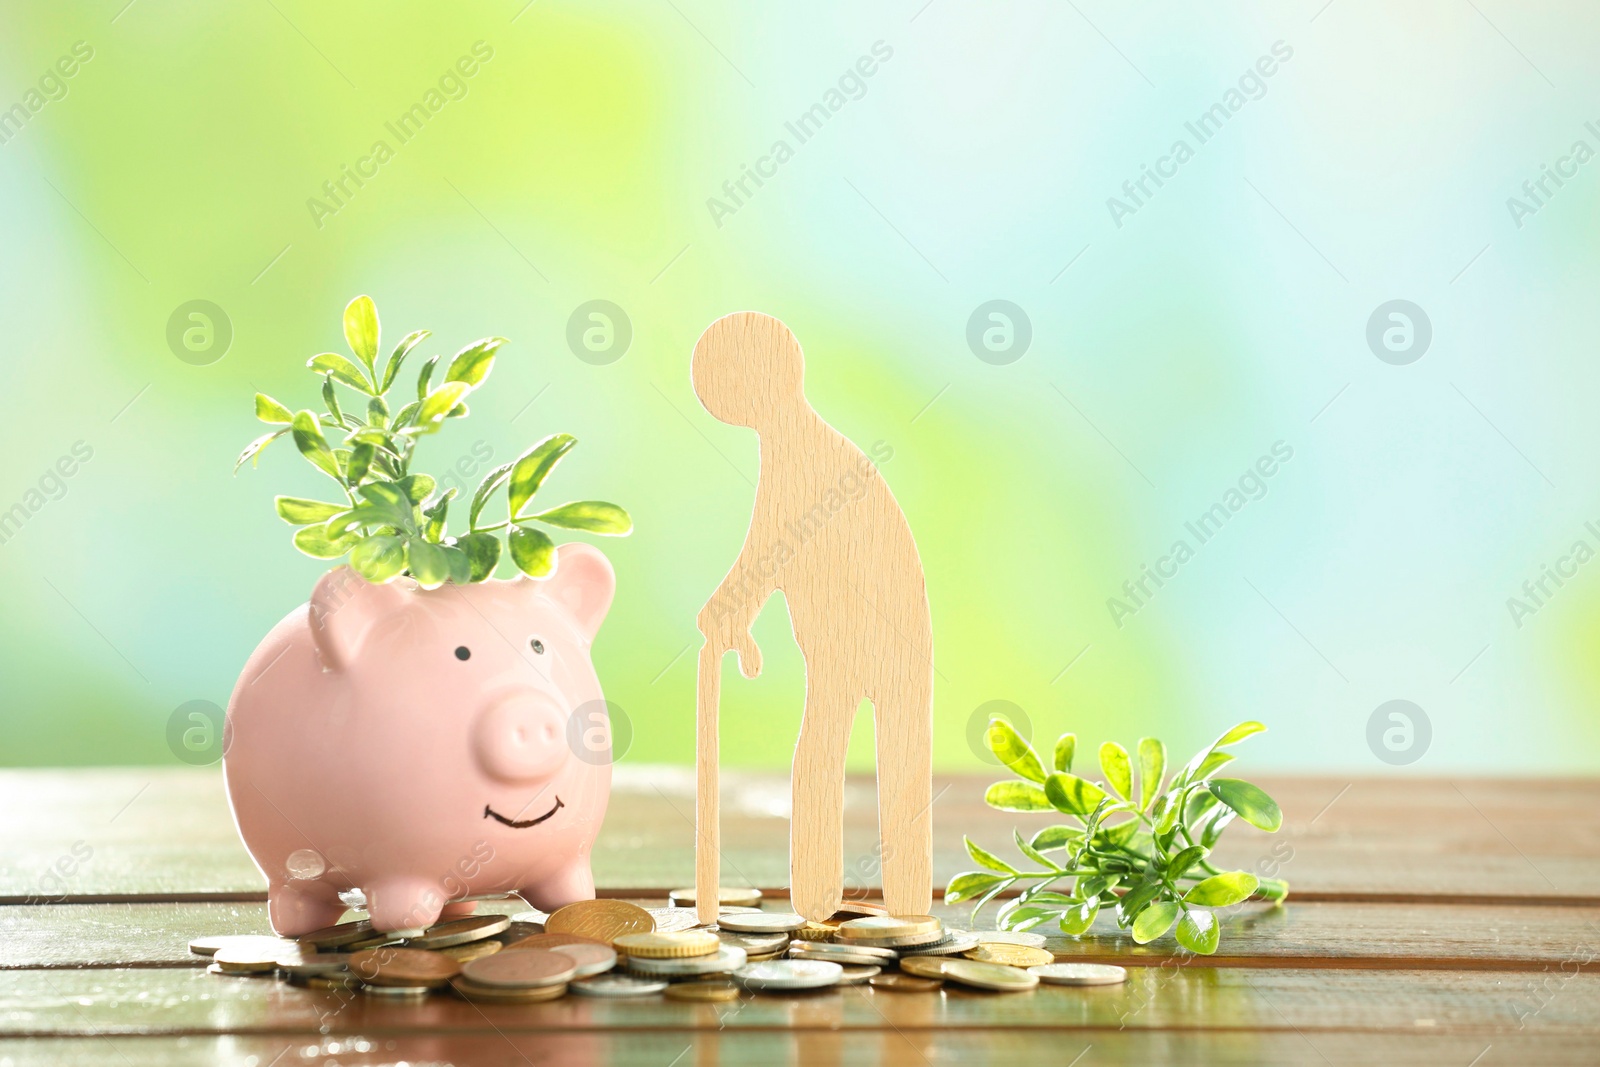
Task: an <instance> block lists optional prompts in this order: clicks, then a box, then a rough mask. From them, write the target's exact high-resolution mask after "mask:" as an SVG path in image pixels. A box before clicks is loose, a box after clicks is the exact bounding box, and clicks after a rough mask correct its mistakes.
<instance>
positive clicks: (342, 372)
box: [306, 352, 372, 396]
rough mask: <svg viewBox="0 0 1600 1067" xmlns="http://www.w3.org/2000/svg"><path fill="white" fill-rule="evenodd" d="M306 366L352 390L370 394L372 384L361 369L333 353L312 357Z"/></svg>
mask: <svg viewBox="0 0 1600 1067" xmlns="http://www.w3.org/2000/svg"><path fill="white" fill-rule="evenodd" d="M306 366H308V367H310V368H311V369H312V370H314V371H316V372H317V373H318V374H328V375H332V376H333V377H335V378H337V379H339V381H341V382H343V383H344V384H345V385H348V386H349V387H350V388H352V389H357V390H360V391H361V392H363V393H366V394H368V395H369V396H370V395H371V394H372V383H371V382H369V381H367V378H366V375H364V374H362V373H361V368H360V367H358V366H356V365H355V364H354V363H351V362H350V361H349V360H348V359H345V358H344V357H343V356H341V355H339V354H337V353H335V352H324V353H322V355H320V356H313V357H311V358H310V359H309V360H307V361H306Z"/></svg>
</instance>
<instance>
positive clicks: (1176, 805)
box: [1150, 790, 1183, 834]
mask: <svg viewBox="0 0 1600 1067" xmlns="http://www.w3.org/2000/svg"><path fill="white" fill-rule="evenodd" d="M1182 796H1183V794H1182V793H1180V792H1179V791H1177V790H1172V791H1171V792H1167V793H1163V794H1161V799H1160V800H1158V801H1156V808H1155V810H1154V811H1153V812H1151V813H1150V815H1151V817H1152V818H1153V819H1154V820H1155V824H1156V829H1155V832H1156V833H1157V834H1164V833H1168V832H1170V831H1171V830H1172V828H1173V827H1174V826H1177V825H1178V816H1180V815H1182V814H1183V801H1182V800H1181V799H1180V798H1181V797H1182Z"/></svg>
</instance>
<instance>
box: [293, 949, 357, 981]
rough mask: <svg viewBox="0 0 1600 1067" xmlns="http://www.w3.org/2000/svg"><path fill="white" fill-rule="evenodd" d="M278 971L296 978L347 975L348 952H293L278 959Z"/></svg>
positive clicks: (348, 966)
mask: <svg viewBox="0 0 1600 1067" xmlns="http://www.w3.org/2000/svg"><path fill="white" fill-rule="evenodd" d="M278 970H280V971H282V972H283V973H284V974H290V975H293V976H294V977H296V978H322V977H326V976H328V975H339V974H349V972H350V953H348V952H295V953H291V954H289V955H286V956H279V957H278Z"/></svg>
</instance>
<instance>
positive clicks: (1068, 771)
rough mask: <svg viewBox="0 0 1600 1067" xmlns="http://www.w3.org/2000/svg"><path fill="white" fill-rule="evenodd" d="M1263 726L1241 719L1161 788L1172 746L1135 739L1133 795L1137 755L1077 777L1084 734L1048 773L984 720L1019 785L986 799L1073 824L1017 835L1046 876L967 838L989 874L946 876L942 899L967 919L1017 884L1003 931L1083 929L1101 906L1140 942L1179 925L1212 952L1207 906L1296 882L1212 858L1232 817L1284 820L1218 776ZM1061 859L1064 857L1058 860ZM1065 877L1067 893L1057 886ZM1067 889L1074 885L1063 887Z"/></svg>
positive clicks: (1214, 927) (1212, 920) (993, 789)
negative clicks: (961, 907) (1231, 749)
mask: <svg viewBox="0 0 1600 1067" xmlns="http://www.w3.org/2000/svg"><path fill="white" fill-rule="evenodd" d="M1265 729H1266V727H1265V726H1263V725H1261V724H1260V723H1258V722H1243V723H1240V724H1239V725H1238V726H1235V727H1234V728H1233V729H1231V730H1229V731H1228V732H1227V733H1225V734H1223V735H1222V736H1221V737H1219V738H1217V740H1216V741H1214V742H1212V744H1211V745H1210V746H1208V747H1207V748H1205V749H1203V750H1201V751H1200V752H1199V753H1198V754H1197V755H1196V756H1195V757H1194V758H1193V759H1191V760H1190V761H1189V762H1188V763H1187V764H1185V765H1184V767H1183V769H1182V770H1180V771H1178V772H1177V773H1176V774H1175V775H1173V777H1172V779H1171V780H1170V781H1167V782H1165V784H1163V779H1164V777H1165V774H1166V765H1167V750H1166V746H1165V745H1163V744H1162V743H1161V742H1160V741H1157V740H1156V739H1155V738H1153V737H1147V738H1145V739H1144V740H1142V741H1140V742H1139V751H1138V763H1139V774H1138V789H1137V792H1136V791H1135V789H1134V768H1133V758H1132V757H1130V756H1129V754H1128V750H1127V749H1125V748H1123V747H1122V746H1121V745H1119V744H1117V743H1116V742H1114V741H1107V742H1106V743H1105V744H1103V745H1101V746H1100V769H1101V771H1102V772H1103V773H1104V774H1105V781H1104V782H1091V781H1088V780H1087V779H1084V778H1079V777H1077V776H1076V775H1074V774H1073V773H1072V757H1073V752H1074V750H1075V749H1076V748H1077V738H1076V736H1075V735H1073V734H1063V735H1062V736H1061V739H1060V740H1059V741H1057V742H1056V747H1055V752H1054V754H1053V758H1052V763H1053V765H1054V770H1053V771H1048V772H1047V771H1046V770H1045V768H1044V764H1043V763H1041V762H1040V760H1039V757H1038V756H1037V755H1036V754H1035V753H1034V751H1033V749H1032V747H1031V746H1029V744H1028V742H1027V741H1025V740H1023V739H1022V737H1021V736H1020V735H1018V733H1017V732H1016V730H1014V729H1012V727H1011V724H1010V723H1008V722H1006V721H1005V720H1004V719H998V718H997V719H992V720H990V722H989V729H988V733H987V738H986V739H987V741H988V743H989V748H990V749H991V750H992V751H993V752H994V754H995V755H996V756H998V757H999V759H1000V761H1001V762H1002V763H1004V764H1005V765H1006V766H1007V767H1009V768H1010V769H1011V770H1012V771H1013V772H1015V774H1016V775H1017V780H1014V781H1006V782H996V783H995V784H994V785H991V786H990V787H989V789H988V791H987V792H986V793H985V794H984V801H985V802H986V803H987V804H988V805H989V806H990V807H993V808H998V809H1000V810H1001V811H1018V812H1045V811H1049V812H1060V813H1061V814H1064V815H1068V816H1070V817H1071V819H1072V824H1070V825H1059V826H1047V827H1045V828H1044V829H1043V830H1040V831H1039V832H1038V833H1036V834H1034V835H1033V836H1032V838H1026V839H1025V838H1024V837H1023V836H1022V832H1021V831H1020V830H1013V831H1012V833H1013V836H1014V837H1015V838H1016V846H1017V851H1018V852H1020V853H1021V854H1022V855H1023V856H1024V857H1025V858H1026V859H1027V860H1028V861H1029V862H1030V863H1032V864H1035V865H1037V866H1039V867H1042V868H1043V870H1041V871H1024V870H1020V869H1018V868H1016V867H1014V866H1012V865H1011V864H1009V863H1007V862H1006V861H1005V860H1003V859H1000V858H999V857H998V856H996V855H994V854H993V853H992V852H988V851H986V850H984V849H983V848H980V847H979V846H978V845H977V844H975V843H974V842H973V841H972V839H971V838H967V839H966V844H967V853H968V854H969V855H970V856H971V857H972V859H973V860H974V861H975V862H976V863H978V864H979V865H980V866H981V867H983V868H984V870H981V871H968V872H966V873H964V874H958V875H956V876H955V877H954V878H952V879H951V880H950V885H949V887H948V888H947V889H945V896H944V899H945V902H946V903H951V904H954V903H958V902H960V901H964V900H971V901H976V903H975V904H974V906H973V910H972V914H973V917H974V919H976V917H977V914H978V912H979V911H980V910H982V909H983V907H984V905H986V904H988V903H989V902H990V901H991V900H993V899H995V898H996V897H998V896H999V895H1000V894H1001V893H1003V892H1005V891H1006V890H1007V889H1010V888H1011V887H1012V886H1015V885H1022V886H1024V887H1025V888H1024V889H1023V890H1022V892H1021V894H1020V895H1018V896H1016V897H1014V898H1012V899H1010V900H1008V901H1007V902H1006V904H1005V905H1004V906H1003V907H1002V908H1001V909H1000V914H999V924H1000V927H1001V929H1005V930H1029V929H1032V928H1033V927H1035V926H1039V925H1040V924H1042V923H1045V922H1050V921H1052V920H1054V921H1055V922H1056V923H1057V925H1059V926H1060V928H1061V930H1062V932H1063V933H1067V934H1071V935H1072V936H1074V937H1076V936H1078V935H1081V934H1083V933H1084V932H1086V931H1087V930H1088V929H1089V927H1090V924H1092V923H1093V922H1094V920H1095V916H1096V915H1097V914H1098V913H1099V912H1100V909H1101V908H1102V907H1106V908H1111V909H1114V914H1115V916H1116V920H1117V925H1118V926H1120V927H1123V928H1125V929H1126V928H1130V927H1131V928H1132V931H1133V939H1134V940H1135V941H1137V942H1138V943H1139V944H1141V945H1142V944H1145V943H1146V942H1149V941H1154V940H1155V939H1156V938H1158V937H1160V936H1161V935H1163V934H1165V933H1166V932H1167V931H1168V930H1170V929H1172V925H1173V923H1177V925H1178V930H1177V937H1178V942H1179V943H1180V944H1181V945H1183V946H1184V947H1185V948H1187V949H1189V950H1190V951H1192V952H1199V953H1204V954H1210V953H1212V952H1215V951H1216V950H1217V938H1218V934H1219V923H1218V922H1217V917H1216V915H1215V914H1214V913H1213V912H1212V911H1211V909H1212V908H1221V907H1227V906H1229V905H1231V904H1237V903H1239V902H1240V901H1242V900H1244V899H1246V898H1248V897H1250V896H1252V895H1255V896H1260V897H1263V898H1265V899H1268V900H1283V899H1284V898H1285V897H1287V896H1288V895H1289V883H1288V882H1285V881H1281V880H1279V879H1276V878H1258V877H1257V876H1256V875H1254V874H1251V873H1249V872H1248V871H1222V870H1218V869H1217V868H1216V867H1214V866H1212V865H1211V863H1210V862H1209V861H1208V858H1207V857H1208V856H1209V855H1210V853H1211V848H1212V846H1214V845H1215V844H1216V843H1217V839H1218V838H1219V837H1221V836H1222V831H1223V830H1224V829H1225V828H1226V827H1227V825H1228V823H1230V822H1232V821H1233V819H1234V817H1235V816H1238V817H1239V818H1242V819H1243V820H1244V821H1245V822H1247V823H1249V824H1250V825H1252V826H1256V827H1259V828H1261V829H1263V830H1267V831H1276V830H1277V829H1278V827H1279V826H1281V825H1282V823H1283V813H1282V812H1281V811H1279V810H1278V805H1277V804H1276V803H1275V802H1274V801H1273V799H1272V798H1271V797H1269V796H1267V794H1266V793H1264V792H1262V791H1261V789H1259V788H1257V787H1256V786H1254V785H1251V784H1250V783H1249V782H1244V781H1240V780H1239V779H1237V778H1214V777H1212V775H1214V774H1215V773H1216V772H1217V771H1218V770H1220V769H1221V768H1222V767H1223V765H1224V764H1226V763H1228V762H1229V761H1230V760H1232V759H1233V756H1232V754H1231V753H1228V752H1223V751H1221V750H1222V749H1223V748H1224V747H1226V746H1228V745H1232V744H1235V743H1237V742H1239V741H1243V740H1244V739H1245V738H1247V737H1249V736H1251V735H1252V734H1258V733H1261V732H1262V731H1264V730H1265ZM1056 857H1059V858H1056ZM1066 881H1070V882H1071V883H1072V884H1071V886H1070V891H1069V892H1061V891H1059V889H1058V888H1056V887H1057V886H1058V883H1064V882H1066ZM1060 888H1062V889H1066V888H1068V887H1066V886H1064V885H1063V886H1061V887H1060Z"/></svg>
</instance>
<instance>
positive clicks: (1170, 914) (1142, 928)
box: [1133, 900, 1183, 945]
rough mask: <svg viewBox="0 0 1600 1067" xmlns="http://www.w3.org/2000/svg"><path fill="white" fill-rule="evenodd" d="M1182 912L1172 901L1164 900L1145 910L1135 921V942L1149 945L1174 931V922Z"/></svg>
mask: <svg viewBox="0 0 1600 1067" xmlns="http://www.w3.org/2000/svg"><path fill="white" fill-rule="evenodd" d="M1182 910H1183V909H1182V908H1181V907H1180V906H1179V905H1178V904H1177V903H1176V902H1174V901H1171V900H1163V901H1161V902H1159V903H1156V904H1152V905H1150V906H1149V907H1148V908H1145V909H1144V910H1143V911H1141V912H1140V913H1139V917H1138V918H1137V919H1135V920H1133V940H1134V941H1135V942H1136V943H1138V944H1141V945H1148V944H1149V943H1150V942H1152V941H1154V940H1155V939H1156V938H1158V937H1160V936H1161V935H1162V934H1164V933H1166V932H1167V931H1168V930H1170V929H1172V923H1173V921H1174V920H1176V919H1177V917H1178V912H1180V911H1182Z"/></svg>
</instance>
